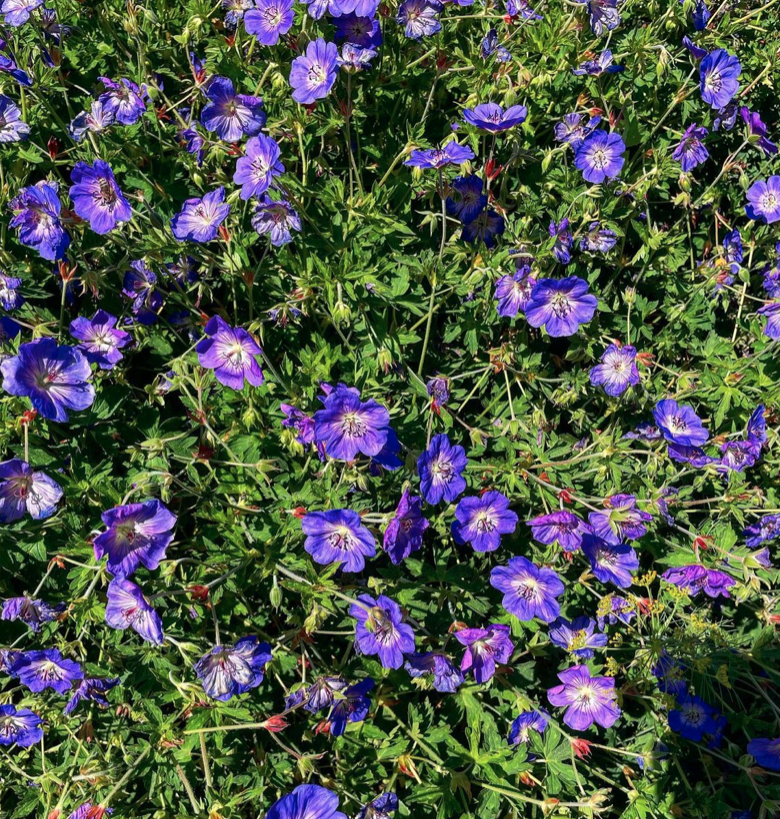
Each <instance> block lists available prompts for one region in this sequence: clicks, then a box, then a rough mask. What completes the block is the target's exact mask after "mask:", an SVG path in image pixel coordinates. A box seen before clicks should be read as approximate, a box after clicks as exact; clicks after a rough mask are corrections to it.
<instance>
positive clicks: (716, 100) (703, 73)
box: [699, 48, 742, 108]
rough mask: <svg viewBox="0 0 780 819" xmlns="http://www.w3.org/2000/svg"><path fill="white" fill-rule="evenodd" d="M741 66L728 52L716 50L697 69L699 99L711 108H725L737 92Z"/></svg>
mask: <svg viewBox="0 0 780 819" xmlns="http://www.w3.org/2000/svg"><path fill="white" fill-rule="evenodd" d="M741 72H742V66H741V65H740V64H739V60H738V59H737V58H736V57H733V56H732V55H731V54H729V53H728V51H725V50H724V49H722V48H716V49H715V51H712V52H710V53H709V54H708V55H707V56H706V57H705V58H704V59H703V60H702V61H701V66H700V68H699V73H700V80H701V85H700V88H701V98H702V99H703V100H704V102H706V103H707V104H708V105H709V106H710V107H712V108H725V107H726V106H727V105H728V104H729V103H730V102H731V99H732V98H733V97H734V95H735V94H736V93H737V91H739V81H738V80H737V77H739V75H740V73H741Z"/></svg>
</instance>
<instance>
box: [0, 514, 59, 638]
mask: <svg viewBox="0 0 780 819" xmlns="http://www.w3.org/2000/svg"><path fill="white" fill-rule="evenodd" d="M3 522H5V521H3ZM63 611H65V604H64V603H57V604H56V605H54V606H52V605H51V604H50V603H47V602H46V601H45V600H34V599H33V598H32V597H10V598H8V600H5V601H4V602H3V610H2V614H1V615H0V619H2V620H21V621H22V622H23V623H25V624H26V625H28V626H29V627H30V628H31V629H32V630H33V631H35V632H38V631H40V630H41V626H42V625H43V624H44V623H49V622H51V621H52V620H56V619H57V618H58V617H59V615H60V614H62V612H63Z"/></svg>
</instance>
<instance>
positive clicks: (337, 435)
mask: <svg viewBox="0 0 780 819" xmlns="http://www.w3.org/2000/svg"><path fill="white" fill-rule="evenodd" d="M324 403H325V409H321V410H318V411H317V412H315V413H314V434H315V438H316V441H317V443H320V444H323V445H324V446H325V451H326V452H327V454H328V456H329V457H330V458H334V459H335V460H337V461H354V460H355V458H357V456H358V455H359V454H362V455H368V456H371V457H373V456H375V455H378V454H379V452H380V451H381V449H382V447H383V446H384V445H385V443H386V442H387V437H388V434H389V429H390V413H389V412H388V411H387V409H385V407H383V406H382V405H381V404H378V403H377V402H376V401H374V399H373V398H370V399H369V400H368V401H361V400H360V392H359V391H358V390H356V389H354V388H353V387H347V386H345V385H344V384H339V385H338V387H336V389H335V390H334V391H333V392H332V393H331V394H330V395H329V396H328V397H327V398H326V399H325V402H324Z"/></svg>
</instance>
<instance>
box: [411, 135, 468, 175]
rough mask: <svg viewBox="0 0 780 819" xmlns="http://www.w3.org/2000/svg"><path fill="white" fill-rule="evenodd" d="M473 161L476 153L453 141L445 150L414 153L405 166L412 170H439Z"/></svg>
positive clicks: (437, 149)
mask: <svg viewBox="0 0 780 819" xmlns="http://www.w3.org/2000/svg"><path fill="white" fill-rule="evenodd" d="M471 159H474V151H472V150H471V148H469V147H468V145H459V144H458V143H457V142H455V141H454V140H453V141H452V142H448V143H447V144H446V145H445V146H444V147H443V148H431V149H429V150H414V151H412V153H411V154H410V156H409V159H407V160H406V162H404V165H407V166H408V167H410V168H423V169H426V170H437V169H439V168H444V167H445V166H447V165H462V164H463V163H464V162H468V161H469V160H471Z"/></svg>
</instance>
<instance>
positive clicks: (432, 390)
mask: <svg viewBox="0 0 780 819" xmlns="http://www.w3.org/2000/svg"><path fill="white" fill-rule="evenodd" d="M425 389H426V392H427V393H428V395H429V396H430V397H431V399H432V401H431V408H432V409H434V410H435V411H437V412H438V411H439V410H440V409H441V408H442V407H443V406H444V405H445V404H446V403H447V401H449V400H450V379H449V378H446V377H445V376H443V375H437V376H436V377H435V378H431V379H429V380H428V383H427V384H426V385H425Z"/></svg>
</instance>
